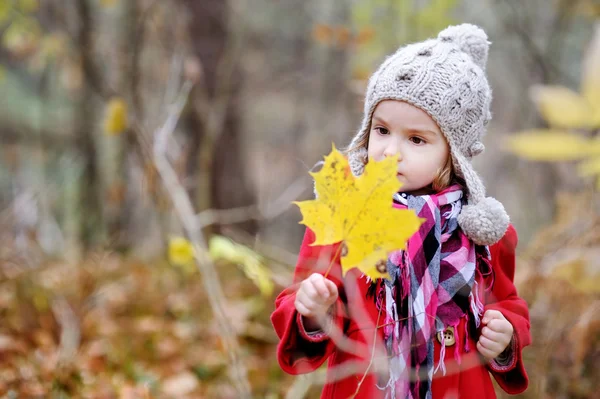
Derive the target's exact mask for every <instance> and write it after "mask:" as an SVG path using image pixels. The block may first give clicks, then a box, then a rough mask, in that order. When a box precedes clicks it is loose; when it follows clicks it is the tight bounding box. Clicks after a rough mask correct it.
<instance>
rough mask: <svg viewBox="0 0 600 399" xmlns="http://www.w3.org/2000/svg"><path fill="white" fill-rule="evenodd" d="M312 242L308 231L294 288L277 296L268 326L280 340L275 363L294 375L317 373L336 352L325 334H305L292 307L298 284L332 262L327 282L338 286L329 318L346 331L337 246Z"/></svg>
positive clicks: (296, 272) (299, 316) (311, 234)
mask: <svg viewBox="0 0 600 399" xmlns="http://www.w3.org/2000/svg"><path fill="white" fill-rule="evenodd" d="M314 241H315V234H314V233H313V232H312V231H311V230H310V229H308V228H307V229H306V233H305V234H304V240H303V241H302V246H301V248H300V254H299V255H298V262H297V264H296V269H295V272H294V284H293V285H292V286H291V287H288V288H286V289H285V290H283V291H282V292H281V294H279V296H277V298H276V299H275V310H274V311H273V313H272V314H271V323H272V324H273V327H274V328H275V332H276V333H277V335H278V337H279V340H280V341H279V344H278V345H277V360H278V361H279V365H280V366H281V368H282V370H283V371H285V372H287V373H289V374H294V375H295V374H303V373H309V372H311V371H314V370H316V369H317V368H319V367H320V366H321V365H322V364H323V362H325V360H326V359H327V358H328V357H329V355H331V354H332V353H333V351H334V349H335V344H334V343H333V342H332V341H331V340H330V339H329V337H328V336H327V335H326V334H325V333H323V332H321V333H317V334H310V333H307V332H306V331H305V329H304V327H303V325H302V316H301V315H300V313H298V311H297V310H296V307H295V306H294V301H295V299H296V291H297V290H298V286H299V284H300V282H301V281H302V280H304V279H305V278H307V277H308V276H310V275H311V274H312V273H321V274H325V273H326V271H327V269H328V268H329V265H330V263H331V262H332V260H333V264H332V266H331V270H330V271H329V274H328V275H327V278H328V279H330V280H332V281H333V282H334V283H335V284H336V285H337V288H338V293H339V297H338V300H337V301H336V303H335V304H334V305H333V308H332V310H333V312H332V314H331V317H332V321H333V323H335V325H336V326H337V327H338V328H339V329H341V330H342V331H345V328H344V327H345V324H346V320H347V317H346V316H345V314H346V310H345V305H344V303H345V300H344V297H345V294H344V291H343V282H342V276H341V266H340V265H339V259H340V257H339V254H337V251H338V248H339V245H330V246H311V245H310V244H312V243H313V242H314ZM336 255H337V256H336ZM334 257H335V259H334Z"/></svg>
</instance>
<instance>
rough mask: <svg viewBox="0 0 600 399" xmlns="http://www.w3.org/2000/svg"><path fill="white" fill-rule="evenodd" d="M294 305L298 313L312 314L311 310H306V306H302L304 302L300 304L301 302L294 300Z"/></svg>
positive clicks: (307, 315) (308, 315) (306, 315)
mask: <svg viewBox="0 0 600 399" xmlns="http://www.w3.org/2000/svg"><path fill="white" fill-rule="evenodd" d="M294 305H295V306H296V310H297V311H298V313H300V314H301V315H302V316H305V317H310V316H312V312H311V311H310V310H308V309H307V308H306V306H304V304H302V302H300V301H296V303H295V304H294Z"/></svg>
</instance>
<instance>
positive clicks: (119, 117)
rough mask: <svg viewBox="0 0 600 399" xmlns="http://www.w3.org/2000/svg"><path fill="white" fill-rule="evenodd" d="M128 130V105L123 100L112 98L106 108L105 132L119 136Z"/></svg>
mask: <svg viewBox="0 0 600 399" xmlns="http://www.w3.org/2000/svg"><path fill="white" fill-rule="evenodd" d="M126 129H127V104H126V103H125V101H124V100H123V99H122V98H118V97H115V98H112V99H111V100H110V101H109V102H108V105H107V106H106V116H105V120H104V131H105V132H106V133H108V134H110V135H118V134H120V133H122V132H124V131H125V130H126Z"/></svg>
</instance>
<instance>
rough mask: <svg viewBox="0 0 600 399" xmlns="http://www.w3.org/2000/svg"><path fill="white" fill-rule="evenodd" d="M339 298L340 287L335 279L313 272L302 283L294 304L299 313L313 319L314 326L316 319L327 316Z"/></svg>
mask: <svg viewBox="0 0 600 399" xmlns="http://www.w3.org/2000/svg"><path fill="white" fill-rule="evenodd" d="M337 298H338V289H337V286H336V285H335V284H334V283H333V281H331V280H329V279H327V278H325V277H323V275H322V274H319V273H313V274H311V275H310V276H309V277H308V278H307V279H306V280H304V281H302V282H301V283H300V288H299V289H298V292H296V301H295V302H294V305H295V306H296V310H298V313H300V314H301V315H302V316H304V317H307V318H311V319H312V320H311V322H310V323H309V324H311V325H312V326H314V325H315V323H314V322H315V321H316V320H319V319H322V318H323V317H325V315H326V314H327V312H328V311H329V308H330V307H331V305H333V304H334V303H335V301H336V300H337Z"/></svg>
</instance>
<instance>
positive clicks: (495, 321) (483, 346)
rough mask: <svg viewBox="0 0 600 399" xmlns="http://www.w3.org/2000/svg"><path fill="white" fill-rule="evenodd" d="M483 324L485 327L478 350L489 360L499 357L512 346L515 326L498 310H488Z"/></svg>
mask: <svg viewBox="0 0 600 399" xmlns="http://www.w3.org/2000/svg"><path fill="white" fill-rule="evenodd" d="M481 322H482V323H483V324H484V325H485V327H483V329H482V330H481V336H480V337H479V341H477V350H478V351H479V353H481V354H482V355H483V357H485V358H486V359H488V360H492V359H494V358H496V357H498V355H499V354H501V353H502V352H504V350H505V349H506V348H507V347H508V344H510V340H511V339H512V336H513V332H514V329H513V326H512V324H510V322H509V321H508V320H506V318H505V317H504V315H503V314H502V313H500V312H499V311H497V310H491V309H490V310H487V311H486V312H485V314H484V315H483V319H482V320H481Z"/></svg>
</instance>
